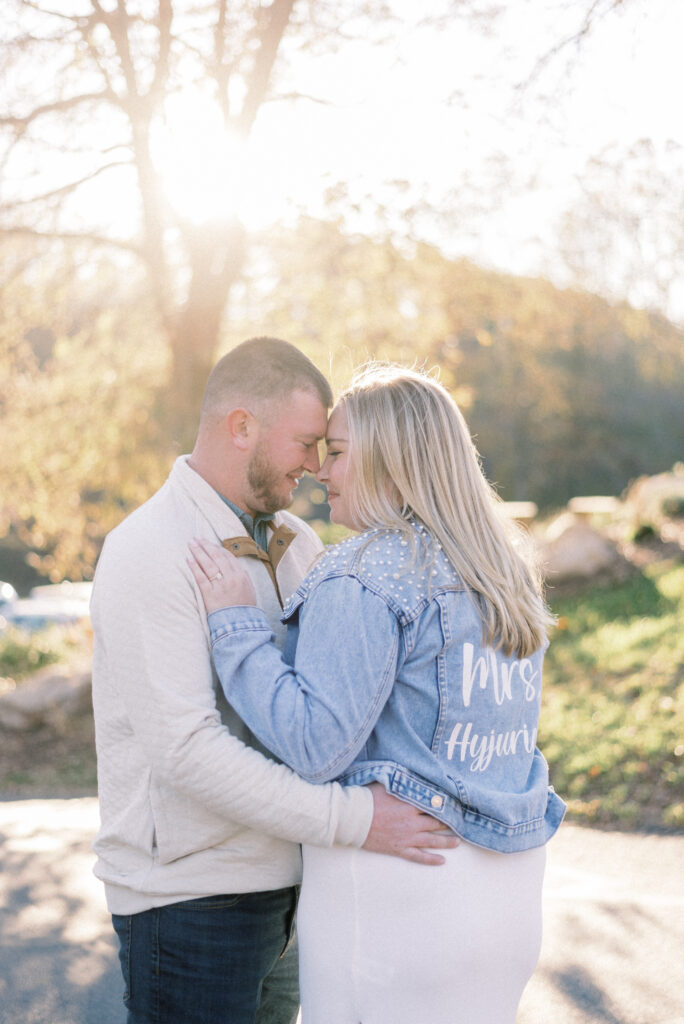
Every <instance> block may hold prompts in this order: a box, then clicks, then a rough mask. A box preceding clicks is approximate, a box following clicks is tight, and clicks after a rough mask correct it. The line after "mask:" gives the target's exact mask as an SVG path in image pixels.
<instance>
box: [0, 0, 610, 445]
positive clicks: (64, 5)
mask: <svg viewBox="0 0 684 1024" xmlns="http://www.w3.org/2000/svg"><path fill="white" fill-rule="evenodd" d="M626 2H628V0H585V2H584V3H583V4H580V5H577V4H576V3H574V4H566V7H567V9H568V10H569V11H570V12H571V13H572V14H573V24H574V25H575V28H574V30H573V32H571V33H570V37H569V38H572V37H573V35H574V37H575V38H577V39H579V38H582V37H583V36H585V35H586V34H588V33H589V32H590V31H591V29H592V28H593V25H594V24H595V22H596V21H597V20H598V19H600V18H601V17H603V16H604V15H605V14H606V13H608V12H609V11H612V10H613V9H616V8H617V7H619V6H620V4H621V3H626ZM504 7H505V5H501V4H499V5H497V4H492V3H490V2H485V0H443V2H442V3H439V4H436V5H435V6H434V9H431V11H430V12H428V14H427V15H426V14H425V13H424V12H422V11H421V12H420V13H419V14H416V13H415V12H412V14H411V17H412V18H414V19H415V20H416V24H420V22H421V21H427V20H431V21H432V23H433V24H437V25H438V26H439V25H442V26H448V25H451V24H452V23H453V21H454V18H456V17H457V16H464V17H468V18H471V19H476V20H478V23H480V22H482V23H485V24H489V23H490V21H491V18H492V16H493V14H495V13H496V11H497V10H499V9H503V8H504ZM573 7H574V11H573ZM4 8H5V10H4V12H3V19H4V24H3V37H4V42H3V45H2V68H3V73H4V79H5V82H6V83H7V84H8V88H7V99H6V111H5V113H4V115H3V116H2V117H0V137H1V138H2V140H3V143H4V145H3V150H2V154H1V156H2V163H1V164H0V171H1V172H2V175H3V179H4V181H3V184H4V189H3V192H4V200H3V203H2V207H1V208H0V230H2V231H4V232H5V233H7V234H17V233H20V234H22V235H24V236H30V237H32V238H33V239H35V240H37V241H40V242H48V241H50V240H52V239H65V238H66V239H68V240H70V241H72V242H74V241H78V242H80V243H82V244H83V245H84V246H86V245H87V246H92V245H105V246H107V247H108V249H109V250H110V251H112V252H116V253H118V254H119V258H120V260H121V265H122V273H124V274H128V273H130V272H131V268H132V267H135V266H137V265H139V264H141V265H142V266H143V267H144V270H145V273H146V275H147V280H148V283H149V287H150V290H151V294H152V296H153V299H154V304H155V308H156V310H157V316H158V322H159V331H160V336H161V337H162V338H163V339H164V341H165V343H166V344H168V346H169V348H170V351H171V362H170V382H169V387H170V393H169V401H168V402H167V408H168V409H169V410H171V411H172V416H171V421H170V425H171V427H172V430H173V432H174V434H175V436H176V438H177V439H178V440H179V442H180V443H181V444H185V443H187V442H188V441H189V440H191V436H190V434H189V431H190V430H191V429H192V424H193V422H194V419H195V414H196V411H197V407H198V403H199V398H200V395H201V391H202V388H203V386H204V383H205V380H206V376H207V372H208V370H209V368H210V366H211V363H212V361H213V359H214V356H215V353H216V347H217V343H218V340H219V334H220V328H221V322H222V317H223V313H224V310H225V307H226V302H227V300H228V297H229V295H230V292H231V288H232V286H233V285H234V283H235V282H236V281H237V280H238V279H239V276H240V273H241V271H242V268H243V265H244V260H245V254H246V247H247V239H246V235H245V231H244V228H243V226H242V224H241V222H240V219H239V209H236V210H235V212H234V213H233V214H232V215H230V214H226V215H224V216H219V215H217V214H214V215H212V216H208V217H207V218H206V219H205V220H204V221H203V222H202V223H197V222H196V221H192V220H189V219H188V218H187V217H183V216H182V215H181V214H180V213H179V212H178V210H177V209H174V207H173V206H172V204H171V203H170V202H169V201H168V199H167V198H166V197H165V195H164V189H163V180H162V179H163V173H162V171H163V168H162V167H161V166H160V159H162V158H161V157H160V154H159V148H158V145H157V143H158V139H159V133H160V130H162V129H163V127H164V125H165V124H166V126H167V128H168V129H169V130H171V131H176V132H179V131H180V130H181V128H182V126H181V127H179V126H178V123H176V126H175V128H174V126H173V103H174V100H177V99H178V98H179V97H183V96H186V97H187V96H190V97H191V99H192V102H193V103H194V104H195V105H196V106H195V109H196V110H197V111H200V110H205V109H207V108H211V109H212V110H213V111H214V112H215V114H216V121H215V123H216V126H217V127H216V130H217V131H221V132H225V133H227V135H226V138H227V139H229V140H230V149H231V151H232V164H233V167H234V165H235V164H239V163H240V162H241V161H242V159H243V155H244V153H243V147H244V144H245V142H246V140H248V139H249V136H250V133H251V132H252V128H253V126H254V123H255V119H256V117H257V115H258V112H259V109H260V107H261V106H262V105H263V103H264V102H266V101H267V100H271V99H273V98H274V95H275V92H274V82H275V80H276V62H277V61H278V62H279V66H280V68H281V70H282V68H283V66H284V59H285V58H286V57H289V58H290V59H291V60H292V59H296V60H301V59H302V55H303V54H304V53H305V52H306V51H307V50H311V49H312V48H313V49H316V50H321V49H322V48H326V47H328V48H329V47H331V46H332V47H334V46H335V45H337V44H338V43H339V42H340V40H342V41H346V40H347V39H348V38H351V37H353V36H354V35H355V34H358V35H367V34H368V33H369V32H373V33H375V36H376V37H377V38H378V40H384V41H387V39H388V38H391V29H392V25H393V20H392V19H393V4H392V3H391V2H386V3H383V2H378V0H375V2H373V3H371V2H369V0H365V2H364V0H338V2H333V0H271V2H270V3H261V2H258V0H241V2H239V3H230V4H229V3H228V2H227V0H64V2H60V3H56V2H54V0H6V2H5V5H4ZM403 16H405V15H403ZM577 19H579V21H578V20H577ZM568 41H569V39H564V40H563V42H564V43H567V42H568ZM284 42H286V43H287V47H285V45H284ZM285 49H287V51H288V52H287V53H285V52H284V51H285ZM281 98H282V97H281ZM287 98H289V99H291V98H293V95H292V93H290V94H288V97H287ZM190 145H191V144H188V145H186V149H188V148H190ZM226 159H227V167H226V175H227V176H230V174H231V165H230V163H231V156H230V154H227V157H226ZM105 185H110V187H112V188H115V189H116V191H117V193H118V194H121V192H122V190H125V189H127V190H128V206H129V209H128V211H127V215H126V216H125V217H123V216H121V217H118V221H119V222H118V223H116V222H114V223H112V217H111V216H108V215H107V214H108V213H109V211H108V210H107V209H106V207H107V205H108V200H107V198H106V191H104V190H103V188H101V186H102V187H104V186H105ZM226 188H227V189H229V188H230V184H229V183H227V185H226ZM103 196H104V197H105V198H104V199H103V198H102V197H103ZM96 197H99V209H96V208H94V203H95V198H96ZM136 206H137V216H133V215H132V212H133V211H134V210H135V208H136ZM103 207H105V209H103ZM121 213H122V214H123V213H124V210H123V207H122V210H121ZM81 258H82V259H89V258H91V257H90V255H89V250H83V255H82V257H81Z"/></svg>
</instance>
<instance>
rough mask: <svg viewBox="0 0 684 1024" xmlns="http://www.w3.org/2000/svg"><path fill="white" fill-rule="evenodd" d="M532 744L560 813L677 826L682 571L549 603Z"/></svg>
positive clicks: (682, 745) (662, 569)
mask: <svg viewBox="0 0 684 1024" xmlns="http://www.w3.org/2000/svg"><path fill="white" fill-rule="evenodd" d="M551 604H552V607H553V610H554V611H555V613H556V614H557V615H558V618H559V621H558V628H557V630H556V632H555V634H554V635H553V637H552V641H551V647H550V648H549V653H548V656H547V660H546V665H545V680H544V685H545V691H544V700H543V708H542V722H541V728H540V737H539V744H540V746H541V748H542V750H543V751H544V753H545V755H546V758H547V760H548V761H549V766H550V770H551V781H552V783H553V785H554V787H555V788H556V790H557V791H558V792H559V793H560V795H561V796H562V797H563V798H564V799H565V800H567V802H568V807H569V811H568V813H569V817H570V818H572V819H574V820H576V821H582V822H584V823H586V824H602V825H622V826H625V827H661V828H662V827H664V828H669V829H672V828H682V827H683V826H684V565H681V564H675V563H673V562H661V563H658V564H655V565H652V566H651V567H649V568H647V569H646V570H645V571H644V572H643V573H640V574H639V575H636V576H634V577H633V578H632V579H631V580H629V581H628V582H626V583H623V584H620V585H615V586H611V587H605V588H601V589H598V588H597V589H593V590H590V591H588V592H586V593H584V594H581V595H579V596H575V597H567V598H562V599H560V598H559V599H558V600H556V601H554V600H553V599H552V600H551Z"/></svg>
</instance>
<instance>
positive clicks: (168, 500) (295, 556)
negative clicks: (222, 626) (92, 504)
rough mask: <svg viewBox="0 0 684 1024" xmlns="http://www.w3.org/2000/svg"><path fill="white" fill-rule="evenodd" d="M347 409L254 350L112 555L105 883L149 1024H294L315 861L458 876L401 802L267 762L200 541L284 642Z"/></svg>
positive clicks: (212, 398) (244, 352)
mask: <svg viewBox="0 0 684 1024" xmlns="http://www.w3.org/2000/svg"><path fill="white" fill-rule="evenodd" d="M331 397H332V396H331V392H330V388H329V385H328V383H327V381H326V380H325V378H324V377H323V376H322V375H321V374H320V372H319V371H318V370H317V369H316V367H315V366H314V365H313V364H312V363H311V362H310V361H309V360H308V359H306V357H304V356H303V354H302V353H301V352H299V351H298V350H297V349H296V348H295V347H294V346H292V345H289V344H288V343H286V342H283V341H279V340H277V339H271V338H255V339H251V340H250V341H247V342H244V343H243V344H242V345H240V346H238V347H237V348H236V349H234V350H233V351H232V352H230V353H229V354H228V355H227V356H224V358H223V359H222V360H220V362H219V363H218V364H217V366H216V367H215V368H214V370H213V371H212V374H211V376H210V378H209V382H208V384H207V389H206V394H205V398H204V403H203V407H202V414H201V418H200V425H199V431H198V436H197V442H196V444H195V448H194V450H193V452H192V455H191V456H190V457H185V456H182V457H181V458H179V459H178V460H177V461H176V463H175V465H174V467H173V469H172V471H171V474H170V476H169V478H168V480H167V482H166V483H165V485H164V486H163V487H162V488H161V490H160V491H158V492H157V494H155V495H154V496H153V497H152V498H151V499H150V500H149V501H148V502H146V503H145V504H144V505H143V506H141V508H139V509H137V511H136V512H134V513H133V514H132V515H131V516H129V517H128V519H126V520H125V521H124V522H123V523H122V524H121V525H120V526H118V527H117V528H116V529H115V530H114V531H112V533H111V534H110V535H109V537H108V538H107V541H106V543H105V546H104V549H103V552H102V555H101V558H100V562H99V565H98V569H97V576H96V582H95V588H94V596H93V605H92V619H93V628H94V633H95V647H94V658H93V703H94V709H95V723H96V740H97V751H98V783H99V795H100V806H101V819H102V825H101V828H100V831H99V833H98V836H97V839H96V841H95V844H94V849H95V851H96V853H97V856H98V860H97V865H96V869H95V871H96V874H97V875H98V877H99V878H101V879H102V880H103V881H104V883H105V889H106V895H107V904H108V907H109V909H110V911H111V912H112V916H113V922H114V927H115V929H116V932H117V934H118V936H119V940H120V958H121V966H122V971H123V975H124V982H125V989H126V992H125V995H124V1001H125V1002H126V1005H127V1007H128V1010H129V1017H128V1020H129V1024H151V1022H155V1024H253V1022H254V1021H258V1024H267V1022H268V1024H290V1022H293V1021H294V1020H295V1018H296V1014H297V1002H298V998H297V993H296V982H295V971H296V963H295V958H294V956H293V953H292V950H290V952H289V953H288V955H287V956H283V953H284V951H285V949H286V947H287V944H288V938H289V935H290V931H291V927H292V922H293V919H294V910H295V901H296V889H295V886H296V884H297V882H298V881H299V877H300V869H301V865H300V853H299V846H298V845H297V844H298V843H300V842H307V843H312V844H314V845H331V844H333V843H336V844H341V845H353V846H361V845H364V846H365V847H366V848H367V849H371V850H376V851H379V852H384V853H392V854H396V855H399V856H404V857H408V858H409V859H413V860H418V861H422V862H424V863H438V862H439V861H440V858H439V857H438V856H437V855H435V854H430V853H428V852H427V851H426V850H425V849H424V848H425V847H434V848H437V847H442V848H444V847H446V846H448V845H453V844H454V843H455V840H453V839H450V838H447V837H446V836H444V834H441V835H440V826H439V824H438V823H437V822H436V821H434V820H433V819H432V818H429V817H428V816H426V815H421V814H419V813H418V812H417V811H415V809H414V808H412V807H409V806H408V805H407V804H402V803H400V802H399V801H395V800H394V799H393V798H391V797H389V796H388V795H387V794H386V793H385V792H384V790H382V789H377V788H376V790H375V791H374V792H373V793H371V792H370V791H369V789H366V788H347V789H343V788H342V787H340V786H339V785H337V784H335V783H333V784H330V785H325V786H312V785H309V784H307V783H305V782H304V781H303V780H301V779H299V778H298V777H297V776H296V775H295V774H294V773H293V772H291V771H290V770H289V769H288V768H286V767H285V766H284V765H282V764H278V763H276V762H275V761H274V760H272V759H271V758H269V757H268V756H266V753H265V752H264V751H263V749H261V748H259V745H258V743H257V741H256V740H255V739H254V737H252V736H251V734H250V733H249V731H248V730H247V728H246V726H245V725H244V723H242V722H241V721H240V720H239V719H238V718H237V716H236V714H235V713H234V712H233V711H232V709H231V708H230V707H229V706H228V705H227V703H226V702H225V699H224V698H223V697H222V694H221V690H220V687H219V686H218V685H217V684H216V678H215V675H214V673H213V669H212V664H211V653H210V649H209V645H208V630H207V625H206V617H205V614H204V608H203V602H202V598H201V596H200V594H199V590H198V588H197V585H196V584H195V581H194V579H193V576H192V573H191V571H190V569H189V567H188V564H187V555H188V550H187V546H188V542H189V541H190V540H191V539H192V538H193V537H201V538H206V539H208V540H213V541H218V542H219V543H223V544H224V545H225V546H226V547H228V548H229V550H231V551H233V552H234V553H235V554H237V555H239V556H243V557H244V559H245V564H246V567H247V569H248V572H249V574H250V576H251V577H252V580H253V583H254V586H255V589H256V593H257V600H258V603H259V605H260V607H262V608H263V609H264V611H265V612H266V613H267V615H268V617H269V619H270V622H271V625H272V628H273V630H274V632H275V634H276V636H277V637H278V639H279V640H282V639H283V626H282V624H281V623H280V620H279V615H280V610H281V606H282V602H283V600H284V599H285V598H286V597H287V596H288V595H289V594H290V593H292V591H293V590H294V589H295V588H296V587H297V586H298V584H299V582H300V581H301V579H302V577H303V575H304V574H305V573H306V571H307V570H308V568H309V566H310V565H311V563H312V561H313V560H314V559H315V557H316V555H317V554H318V552H319V551H320V549H321V545H320V541H319V540H318V538H317V537H316V535H315V534H314V533H313V531H312V530H311V529H310V528H309V527H308V526H307V525H306V524H305V523H303V522H302V521H301V520H299V519H297V518H296V517H295V516H293V515H291V514H289V513H287V512H283V511H280V510H281V509H283V508H284V507H285V506H286V505H288V504H289V503H290V501H291V498H292V492H293V490H294V488H295V487H296V486H297V483H298V482H299V478H300V476H301V475H302V473H304V472H305V471H309V472H316V471H317V470H318V468H319V461H318V447H317V446H318V441H319V440H320V439H321V438H322V436H323V435H324V433H325V428H326V420H327V409H328V407H329V406H330V404H331ZM293 728H296V723H293ZM371 822H372V823H371Z"/></svg>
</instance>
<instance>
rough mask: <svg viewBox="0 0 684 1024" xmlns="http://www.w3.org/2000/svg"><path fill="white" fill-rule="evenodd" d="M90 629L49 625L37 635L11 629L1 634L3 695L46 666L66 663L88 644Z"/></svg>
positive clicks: (0, 660)
mask: <svg viewBox="0 0 684 1024" xmlns="http://www.w3.org/2000/svg"><path fill="white" fill-rule="evenodd" d="M89 636H90V627H89V626H88V627H87V626H70V627H67V628H65V627H64V626H49V627H48V628H46V629H41V630H39V631H38V632H36V633H32V634H31V633H27V632H25V631H24V630H21V629H14V628H9V629H7V630H6V631H5V632H4V633H2V634H0V693H2V692H3V691H4V690H8V689H14V687H15V686H16V685H18V684H20V683H21V682H22V681H23V680H24V679H26V677H27V676H29V675H32V674H33V673H34V672H37V671H38V669H40V668H43V667H44V666H45V665H53V664H56V663H58V662H64V661H67V660H68V659H69V658H70V657H71V656H72V655H74V654H75V653H76V652H78V651H79V650H82V649H83V645H84V643H86V642H89V640H88V637H89Z"/></svg>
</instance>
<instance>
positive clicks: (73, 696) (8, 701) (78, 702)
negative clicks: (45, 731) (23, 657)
mask: <svg viewBox="0 0 684 1024" xmlns="http://www.w3.org/2000/svg"><path fill="white" fill-rule="evenodd" d="M90 687H91V667H90V662H89V661H83V662H75V663H71V664H68V665H47V666H46V667H45V668H43V669H41V670H40V671H39V672H36V673H35V675H33V676H31V678H30V679H27V680H25V681H24V682H22V683H20V684H19V686H17V687H16V688H15V689H13V690H7V691H6V692H5V693H3V694H1V695H0V726H2V727H3V728H5V729H12V730H20V729H35V728H38V727H39V726H41V725H44V724H45V723H46V722H54V723H56V724H61V723H62V722H64V721H65V720H66V719H67V718H68V716H69V715H70V714H72V713H74V712H76V711H78V710H81V709H82V708H83V707H85V706H87V705H88V704H89V702H90Z"/></svg>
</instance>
